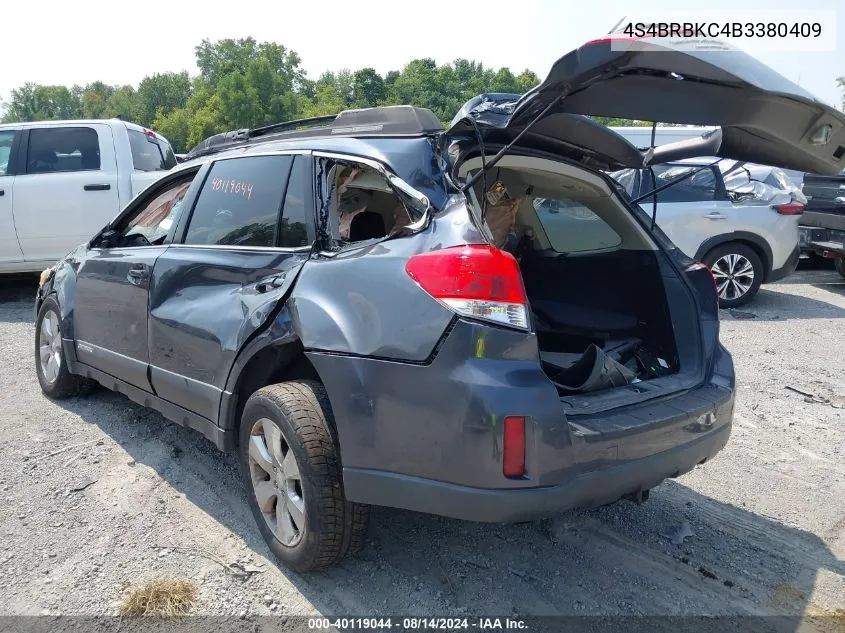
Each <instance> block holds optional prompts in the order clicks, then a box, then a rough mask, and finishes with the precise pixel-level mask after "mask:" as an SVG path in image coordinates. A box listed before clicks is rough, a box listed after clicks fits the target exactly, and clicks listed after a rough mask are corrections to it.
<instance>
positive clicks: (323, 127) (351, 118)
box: [185, 106, 443, 160]
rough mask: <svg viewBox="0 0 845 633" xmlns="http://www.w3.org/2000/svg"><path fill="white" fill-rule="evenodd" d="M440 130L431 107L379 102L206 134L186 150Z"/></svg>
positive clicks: (193, 154)
mask: <svg viewBox="0 0 845 633" xmlns="http://www.w3.org/2000/svg"><path fill="white" fill-rule="evenodd" d="M442 131H443V125H442V124H441V123H440V121H439V120H438V119H437V117H436V116H435V115H434V113H433V112H432V111H431V110H428V109H426V108H417V107H415V106H382V107H377V108H363V109H359V110H344V111H343V112H341V113H340V114H331V115H327V116H318V117H310V118H307V119H297V120H294V121H283V122H281V123H274V124H272V125H265V126H263V127H259V128H255V129H252V130H249V129H240V130H232V131H230V132H223V133H222V134H215V135H214V136H209V137H208V138H207V139H205V140H204V141H202V142H200V143H199V144H197V145H196V146H195V147H194V148H192V149H191V151H189V152H188V153H187V155H186V157H185V159H186V160H190V159H192V158H197V157H199V156H205V155H207V154H214V153H217V152H220V151H223V150H226V149H230V148H233V147H239V146H242V145H248V144H250V143H252V142H256V143H264V142H269V141H274V140H275V141H281V140H288V139H297V138H307V137H318V136H351V137H356V136H358V137H372V136H423V135H427V134H436V133H438V132H442Z"/></svg>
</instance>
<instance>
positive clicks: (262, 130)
mask: <svg viewBox="0 0 845 633" xmlns="http://www.w3.org/2000/svg"><path fill="white" fill-rule="evenodd" d="M337 117H338V115H337V114H327V115H323V116H312V117H310V118H307V119H295V120H293V121H284V122H282V123H273V124H272V125H265V126H264V127H257V128H255V129H253V130H250V131H249V136H250V137H255V136H264V135H265V134H269V133H270V132H283V131H285V130H292V129H296V128H299V127H302V126H303V125H314V124H317V123H329V122H331V121H334V120H335V119H336V118H337Z"/></svg>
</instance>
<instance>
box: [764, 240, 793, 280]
mask: <svg viewBox="0 0 845 633" xmlns="http://www.w3.org/2000/svg"><path fill="white" fill-rule="evenodd" d="M800 257H801V248H800V246H799V245H797V244H796V245H795V248H794V249H792V252H791V253H790V254H789V257H788V258H787V260H786V263H785V264H784V265H783V266H781V267H780V268H775V269H773V270H772V272H771V273H769V278H768V279H767V280H766V281H767V282H772V281H780V280H781V279H783V278H785V277H789V275H791V274H792V273H794V272H795V269H796V268H798V260H799V259H800Z"/></svg>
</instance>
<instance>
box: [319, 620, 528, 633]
mask: <svg viewBox="0 0 845 633" xmlns="http://www.w3.org/2000/svg"><path fill="white" fill-rule="evenodd" d="M308 628H309V629H336V630H339V631H342V630H346V629H351V630H356V631H359V630H362V629H399V630H426V629H430V630H443V631H452V630H462V629H464V630H471V629H478V630H481V631H485V630H524V629H525V628H526V624H525V622H524V621H523V620H519V619H516V618H463V617H462V618H421V617H403V618H309V619H308Z"/></svg>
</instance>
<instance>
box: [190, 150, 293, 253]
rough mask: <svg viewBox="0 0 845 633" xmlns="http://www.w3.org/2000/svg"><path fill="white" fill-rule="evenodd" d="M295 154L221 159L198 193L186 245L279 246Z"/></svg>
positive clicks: (213, 167) (215, 164)
mask: <svg viewBox="0 0 845 633" xmlns="http://www.w3.org/2000/svg"><path fill="white" fill-rule="evenodd" d="M292 162H293V159H292V157H291V156H248V157H244V158H231V159H226V160H220V161H218V162H216V163H214V165H213V166H212V168H211V173H210V174H209V175H208V179H207V180H206V182H205V185H204V186H203V188H202V191H200V194H199V197H198V198H197V203H196V206H195V207H194V211H193V213H192V215H191V220H190V222H189V224H188V233H187V235H186V236H185V244H197V245H199V244H201V245H220V246H274V245H276V243H277V239H276V235H277V226H278V224H279V212H280V210H281V206H282V195H283V194H284V191H285V184H286V182H287V178H288V172H289V171H290V166H291V163H292Z"/></svg>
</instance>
